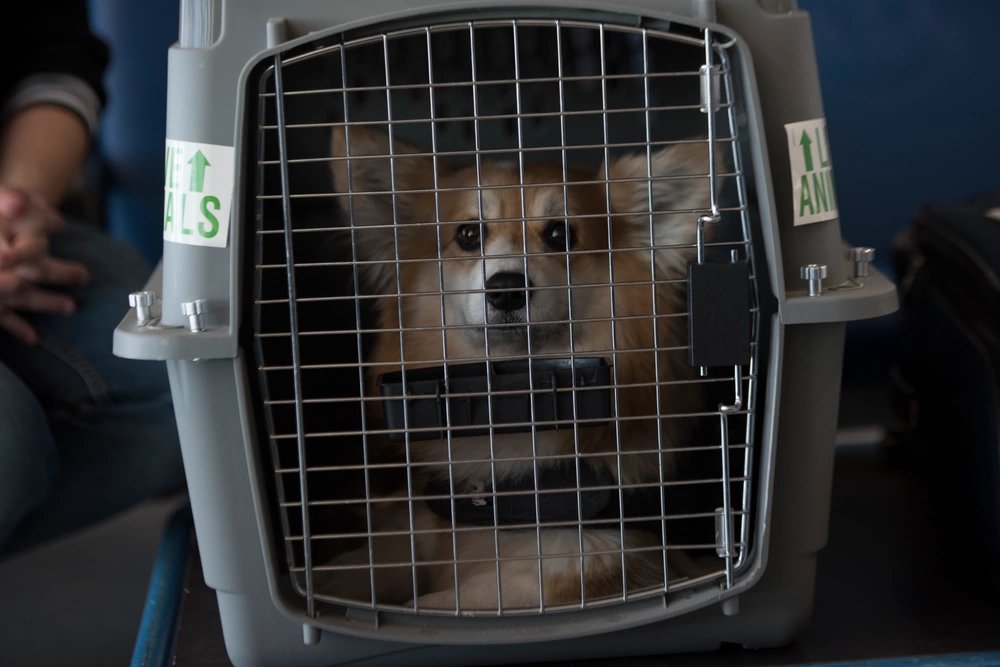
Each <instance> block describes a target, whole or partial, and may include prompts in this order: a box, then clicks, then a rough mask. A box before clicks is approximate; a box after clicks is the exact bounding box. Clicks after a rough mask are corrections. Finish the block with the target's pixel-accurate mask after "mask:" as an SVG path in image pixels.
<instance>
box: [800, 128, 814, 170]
mask: <svg viewBox="0 0 1000 667" xmlns="http://www.w3.org/2000/svg"><path fill="white" fill-rule="evenodd" d="M799 145H800V146H802V159H803V160H804V161H805V164H806V171H812V170H813V156H812V151H811V150H810V149H809V148H810V146H812V139H810V138H809V133H808V132H806V131H805V130H803V131H802V140H801V141H800V142H799Z"/></svg>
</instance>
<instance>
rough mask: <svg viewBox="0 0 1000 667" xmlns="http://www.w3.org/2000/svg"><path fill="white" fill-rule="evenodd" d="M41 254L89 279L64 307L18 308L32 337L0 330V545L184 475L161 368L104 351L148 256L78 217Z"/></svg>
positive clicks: (95, 513)
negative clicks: (29, 341) (77, 266)
mask: <svg viewBox="0 0 1000 667" xmlns="http://www.w3.org/2000/svg"><path fill="white" fill-rule="evenodd" d="M51 252H52V254H53V255H54V256H57V257H63V258H67V259H74V260H76V261H79V262H82V263H83V264H85V265H86V266H87V268H88V269H89V270H90V272H91V275H92V280H91V282H90V284H88V285H86V286H84V287H82V288H78V289H74V290H72V291H71V292H70V294H71V295H72V296H73V297H74V298H75V300H76V302H77V312H76V313H75V314H74V315H72V316H69V317H66V316H46V315H31V316H29V319H30V321H31V323H32V324H33V326H34V327H35V328H36V330H37V331H38V333H39V338H40V342H39V344H38V345H36V346H30V345H25V344H24V343H21V342H20V341H18V340H16V339H14V338H13V337H12V336H10V335H9V334H7V333H6V332H0V555H3V553H4V552H12V551H16V550H20V549H23V548H26V547H29V546H32V545H34V544H37V543H39V542H41V541H43V540H47V539H50V538H53V537H56V536H58V535H61V534H64V533H67V532H70V531H73V530H76V529H79V528H82V527H84V526H87V525H89V524H92V523H94V522H96V521H99V520H101V519H104V518H106V517H108V516H110V515H112V514H114V513H116V512H119V511H121V510H124V509H126V508H128V507H129V506H131V505H133V504H135V503H137V502H139V501H141V500H143V499H145V498H148V497H150V496H154V495H159V494H163V493H167V492H170V491H173V490H177V489H180V488H181V487H182V485H183V479H184V474H183V469H182V467H181V459H180V448H179V445H178V440H177V427H176V423H175V421H174V413H173V408H172V405H171V401H170V388H169V386H168V383H167V374H166V369H165V368H164V366H163V364H162V363H158V362H150V361H130V360H125V359H119V358H117V357H115V356H113V355H112V354H111V337H112V332H113V331H114V328H115V326H116V325H117V324H118V322H119V321H120V320H121V318H122V316H123V315H124V314H125V312H126V310H127V309H128V293H129V292H131V291H135V290H137V289H139V288H141V287H142V285H143V283H144V282H145V280H146V278H147V277H148V275H149V272H150V267H149V265H148V264H147V263H146V261H145V260H144V259H143V258H142V257H141V256H140V255H139V254H138V253H137V252H136V251H135V250H133V249H132V248H131V247H129V246H126V245H125V244H123V243H121V242H120V241H117V240H115V239H112V238H111V237H109V236H106V235H104V234H102V233H100V232H98V231H97V230H95V229H92V228H88V227H84V226H79V225H70V226H69V228H68V229H67V230H66V231H65V232H63V233H62V234H60V235H58V236H57V237H55V238H53V239H52V248H51Z"/></svg>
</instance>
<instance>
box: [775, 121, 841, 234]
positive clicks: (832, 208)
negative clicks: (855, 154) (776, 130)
mask: <svg viewBox="0 0 1000 667" xmlns="http://www.w3.org/2000/svg"><path fill="white" fill-rule="evenodd" d="M785 131H786V132H787V133H788V159H789V162H791V167H792V208H793V211H794V224H795V225H808V224H810V223H813V222H821V221H823V220H832V219H833V218H836V217H837V216H838V213H837V193H836V191H835V190H834V187H833V165H832V164H831V162H830V142H829V140H828V139H827V136H826V119H825V118H816V119H814V120H804V121H801V122H798V123H789V124H788V125H785Z"/></svg>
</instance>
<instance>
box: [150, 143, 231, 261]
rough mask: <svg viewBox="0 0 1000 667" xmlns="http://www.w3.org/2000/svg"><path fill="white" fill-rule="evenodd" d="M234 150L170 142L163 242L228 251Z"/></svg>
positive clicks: (164, 200) (167, 158)
mask: <svg viewBox="0 0 1000 667" xmlns="http://www.w3.org/2000/svg"><path fill="white" fill-rule="evenodd" d="M233 168H234V149H233V147H232V146H219V145H217V144H199V143H193V142H190V141H176V140H174V139H167V152H166V178H165V182H164V186H163V239H164V240H165V241H171V242H173V243H186V244H188V245H201V246H210V247H213V248H225V247H226V242H227V240H228V237H229V212H230V209H231V206H232V200H233V180H234V178H235V175H234V172H233Z"/></svg>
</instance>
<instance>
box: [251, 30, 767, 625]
mask: <svg viewBox="0 0 1000 667" xmlns="http://www.w3.org/2000/svg"><path fill="white" fill-rule="evenodd" d="M732 45H733V42H731V41H725V40H720V39H718V38H717V36H716V35H714V34H713V33H711V32H710V31H708V30H702V29H697V28H692V27H688V26H685V25H683V24H670V25H669V26H663V27H662V29H658V28H653V27H645V28H636V27H629V26H626V25H621V24H619V23H616V22H614V21H596V20H586V21H580V20H566V19H552V20H541V19H532V20H524V19H516V18H482V17H477V18H471V19H469V20H465V21H455V20H450V21H444V22H441V23H432V24H425V25H419V26H404V27H397V28H395V29H373V30H370V31H368V32H367V33H363V34H339V35H336V36H334V38H331V39H327V40H325V41H317V42H316V43H315V44H312V45H310V46H308V47H305V48H302V49H299V50H297V51H294V52H288V53H283V54H280V55H278V56H275V58H274V59H273V61H271V62H270V63H266V64H265V67H264V68H263V69H262V70H261V74H260V76H259V79H258V80H257V81H256V84H255V85H256V90H254V91H253V93H254V97H255V99H256V109H255V113H256V116H255V123H254V125H253V127H251V130H250V133H249V134H248V139H249V140H250V141H251V142H253V144H254V146H255V150H253V151H248V153H249V154H250V156H251V159H252V160H253V164H252V165H251V167H252V168H253V170H254V171H253V173H254V174H255V181H254V183H253V187H252V190H253V192H252V196H253V201H254V205H253V210H254V211H255V217H256V224H255V242H254V243H251V244H249V245H250V246H251V247H252V249H253V252H254V258H253V263H252V269H251V272H252V280H251V281H250V284H251V285H252V286H253V308H252V309H251V312H252V318H253V321H252V332H253V340H254V349H255V354H256V361H257V366H258V375H257V383H258V388H259V389H258V393H259V397H260V402H261V405H260V406H259V410H260V416H261V417H262V431H263V434H264V436H265V438H266V440H265V441H266V442H268V443H269V448H268V451H267V452H266V455H267V456H268V457H269V467H270V468H271V469H272V470H273V473H274V483H273V487H272V488H271V489H270V490H271V492H272V493H271V497H272V498H273V503H272V504H273V508H272V509H273V514H274V516H275V518H276V519H277V522H276V523H277V525H278V526H280V530H281V534H280V535H279V536H276V539H278V540H280V541H281V543H282V551H283V553H284V557H285V568H286V574H287V575H289V580H290V583H291V584H292V586H293V588H294V590H295V591H297V593H298V595H299V596H301V599H302V600H303V605H304V609H305V611H306V612H307V613H308V614H309V615H310V616H313V617H315V616H316V615H317V614H318V612H319V608H320V606H321V605H324V604H333V605H346V606H349V607H363V608H368V609H375V610H379V611H402V612H416V613H422V614H437V615H462V616H469V615H473V616H475V615H493V616H496V615H511V614H540V613H550V612H555V611H562V610H573V609H581V608H589V607H594V606H600V605H604V604H616V603H622V602H627V601H629V600H636V599H643V598H648V597H651V596H663V595H664V594H669V593H672V592H674V591H678V590H683V589H688V588H691V587H695V586H705V587H710V588H713V589H714V590H718V588H719V587H721V588H723V589H726V588H731V587H733V586H734V584H735V582H736V581H737V578H738V574H739V572H740V570H741V568H742V567H743V566H744V565H745V564H746V562H747V559H748V555H749V552H750V550H751V548H752V546H753V542H752V538H753V536H752V535H751V525H752V524H751V522H750V516H751V509H752V508H751V497H752V495H751V491H752V482H753V466H754V452H753V439H754V432H755V423H754V422H755V420H754V415H755V411H756V400H757V399H756V386H757V383H758V366H759V357H758V345H757V335H758V332H759V329H760V322H759V312H758V306H757V303H758V299H757V291H756V290H757V287H756V277H755V272H754V270H753V267H754V262H753V245H752V243H751V241H752V239H751V231H750V230H751V224H750V217H751V213H750V211H751V209H750V205H749V203H748V201H747V184H746V180H747V178H746V176H747V175H746V172H745V171H744V169H743V165H742V162H743V160H744V157H743V155H742V151H741V138H740V135H739V132H738V131H739V129H740V128H741V123H743V120H742V119H741V114H742V111H741V107H740V99H739V93H738V84H737V83H736V82H735V77H733V76H732V70H733V65H732V63H731V58H730V49H731V47H732ZM251 85H254V84H251ZM720 261H721V262H723V263H725V262H729V263H733V264H743V265H745V266H746V267H748V271H747V273H746V275H745V277H744V278H742V280H743V284H742V287H739V286H738V289H737V292H738V291H740V289H743V290H745V291H746V292H748V293H749V297H748V299H747V305H746V306H745V308H746V311H747V312H746V315H747V318H748V322H749V325H748V327H747V332H746V334H745V336H744V337H746V338H749V347H750V356H749V357H748V359H747V362H746V363H739V364H734V365H731V366H729V367H724V368H716V367H712V368H707V367H701V368H699V367H696V366H692V359H693V357H692V356H691V354H690V352H691V347H692V345H691V341H690V340H689V335H688V332H689V322H688V320H689V319H690V315H691V314H690V312H689V307H688V300H687V288H688V272H687V266H688V264H689V263H694V264H703V263H707V262H716V263H718V262H720ZM733 335H734V336H737V337H739V336H740V333H739V332H734V333H733ZM668 600H669V598H668Z"/></svg>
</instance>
